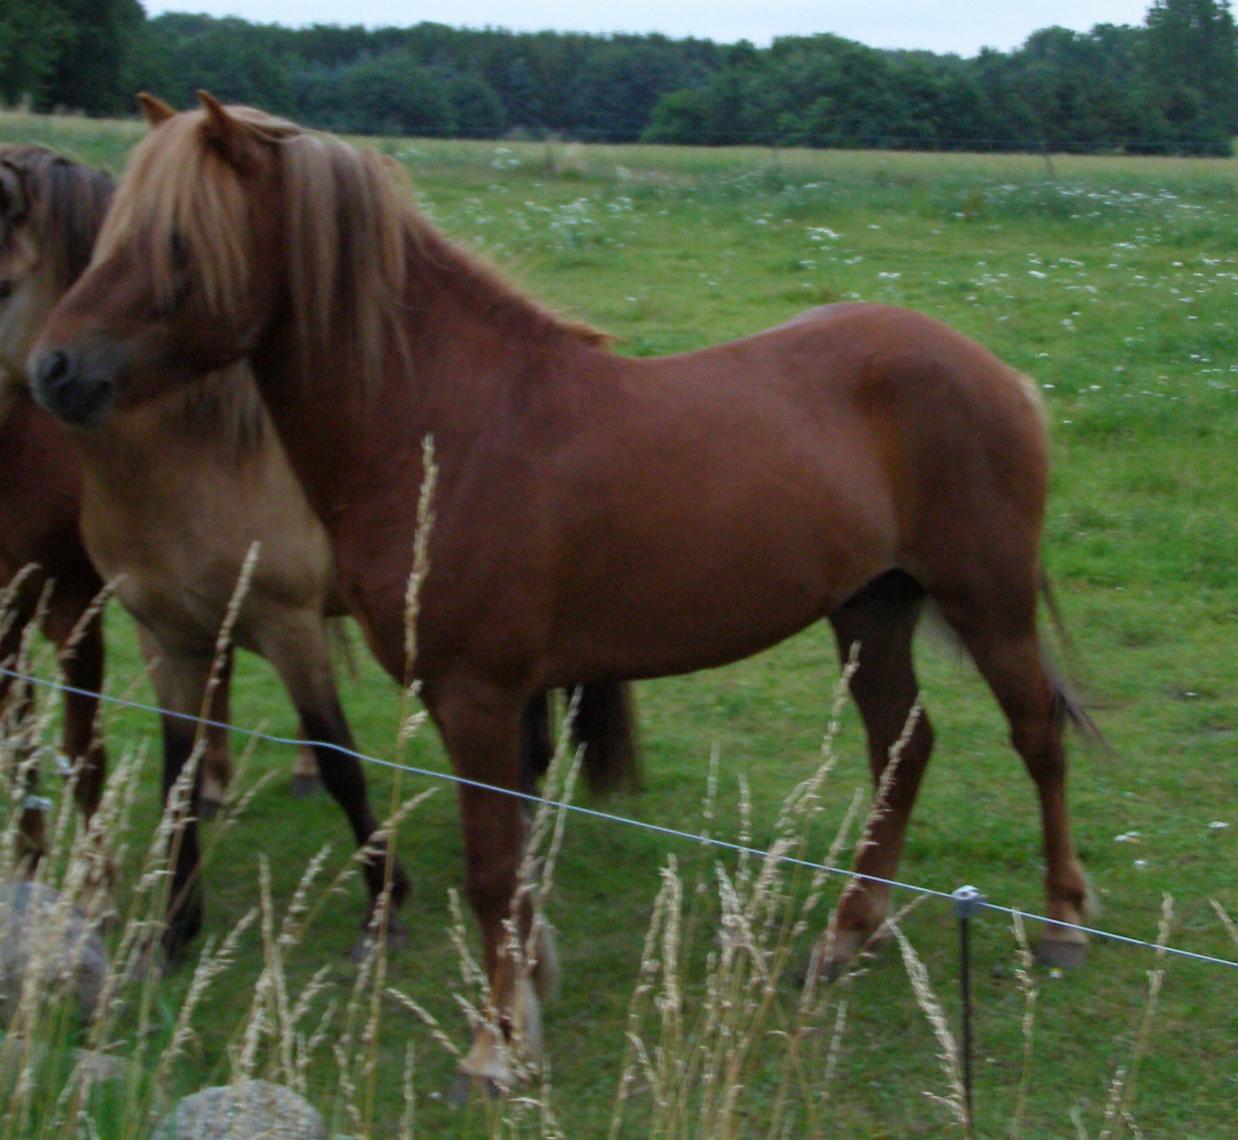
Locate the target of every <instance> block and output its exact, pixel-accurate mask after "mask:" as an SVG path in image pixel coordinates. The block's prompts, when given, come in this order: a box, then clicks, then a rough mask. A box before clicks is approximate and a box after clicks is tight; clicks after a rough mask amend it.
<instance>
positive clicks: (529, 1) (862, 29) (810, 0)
mask: <svg viewBox="0 0 1238 1140" xmlns="http://www.w3.org/2000/svg"><path fill="white" fill-rule="evenodd" d="M144 3H145V7H146V11H147V13H148V14H149V15H151V16H157V15H159V14H160V13H161V12H206V13H208V14H210V15H212V16H241V17H243V18H244V19H246V20H250V21H252V22H254V23H272V24H284V25H285V26H288V27H298V26H301V25H305V24H366V25H368V26H370V27H379V26H383V25H408V24H416V23H419V22H420V21H422V20H434V21H437V22H438V23H442V24H448V25H450V26H451V27H456V28H483V27H487V26H489V27H498V28H510V29H512V30H514V31H541V30H545V29H550V30H554V31H585V32H663V33H665V34H666V35H669V36H674V37H682V36H699V37H702V38H704V39H711V40H716V41H718V42H731V41H734V40H740V39H748V40H751V41H752V42H753V43H755V44H758V45H763V44H768V43H769V41H770V40H771V39H773V38H774V37H775V36H782V35H810V34H812V33H815V32H833V33H834V34H836V35H840V36H844V37H846V38H847V39H849V40H858V41H859V42H860V43H862V44H867V45H868V46H869V47H877V48H923V49H926V50H928V51H934V52H957V53H958V54H959V55H975V54H976V53H977V52H978V51H979V50H980V49H981V48H982V47H992V48H997V49H998V50H999V51H1010V50H1011V49H1013V48H1016V47H1018V46H1019V45H1020V44H1022V43H1023V41H1024V40H1026V39H1027V37H1028V36H1029V35H1030V34H1031V33H1032V32H1035V31H1038V30H1039V29H1041V28H1048V27H1052V26H1053V25H1059V26H1061V27H1064V28H1073V29H1074V30H1075V31H1080V32H1085V31H1087V30H1088V29H1089V28H1091V27H1093V26H1094V25H1095V24H1136V25H1138V24H1142V23H1143V21H1144V16H1145V15H1146V14H1147V11H1148V8H1149V7H1151V3H1152V0H745V2H743V3H740V2H738V0H600V2H594V3H588V4H586V3H579V2H576V3H566V2H563V0H520V2H517V3H512V2H511V0H506V2H504V0H418V2H412V0H184V2H183V3H176V2H173V3H159V2H157V0H144Z"/></svg>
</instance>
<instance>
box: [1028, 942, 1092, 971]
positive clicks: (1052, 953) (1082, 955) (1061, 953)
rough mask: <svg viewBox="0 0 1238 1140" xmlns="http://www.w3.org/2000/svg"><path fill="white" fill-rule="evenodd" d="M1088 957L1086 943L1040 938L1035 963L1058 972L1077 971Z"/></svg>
mask: <svg viewBox="0 0 1238 1140" xmlns="http://www.w3.org/2000/svg"><path fill="white" fill-rule="evenodd" d="M1087 957H1088V944H1087V943H1086V942H1066V941H1063V940H1062V939H1060V938H1041V940H1040V941H1039V942H1038V943H1037V945H1036V961H1037V962H1038V963H1039V964H1040V965H1042V966H1049V967H1051V968H1053V969H1058V970H1077V969H1078V968H1079V967H1080V966H1082V965H1083V963H1084V962H1086V961H1087Z"/></svg>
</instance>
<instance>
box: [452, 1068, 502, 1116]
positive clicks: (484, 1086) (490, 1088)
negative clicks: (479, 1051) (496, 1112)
mask: <svg viewBox="0 0 1238 1140" xmlns="http://www.w3.org/2000/svg"><path fill="white" fill-rule="evenodd" d="M510 1091H511V1089H510V1088H508V1087H507V1086H506V1085H501V1084H499V1082H498V1081H496V1080H495V1079H494V1078H493V1077H474V1076H470V1075H469V1074H468V1073H466V1072H463V1071H461V1072H458V1073H457V1074H456V1079H455V1080H454V1081H453V1082H452V1085H451V1091H450V1092H449V1093H448V1094H447V1100H448V1102H449V1103H450V1104H451V1105H452V1107H453V1108H466V1107H467V1106H468V1103H469V1101H470V1100H472V1099H473V1096H474V1095H477V1096H480V1097H481V1099H482V1100H485V1101H495V1100H502V1099H503V1097H505V1096H507V1094H508V1093H509V1092H510Z"/></svg>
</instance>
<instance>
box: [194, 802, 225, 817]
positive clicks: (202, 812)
mask: <svg viewBox="0 0 1238 1140" xmlns="http://www.w3.org/2000/svg"><path fill="white" fill-rule="evenodd" d="M223 809H224V802H223V800H217V799H209V800H208V799H207V798H206V797H205V796H203V797H201V798H200V799H199V800H198V818H199V819H200V820H202V821H203V822H206V821H208V820H212V819H214V818H215V817H216V816H217V815H218V814H219V813H220V812H221V811H223Z"/></svg>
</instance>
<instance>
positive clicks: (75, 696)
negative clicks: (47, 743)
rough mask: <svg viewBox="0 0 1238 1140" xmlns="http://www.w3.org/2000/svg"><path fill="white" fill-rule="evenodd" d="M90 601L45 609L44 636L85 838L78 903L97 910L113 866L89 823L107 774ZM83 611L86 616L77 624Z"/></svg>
mask: <svg viewBox="0 0 1238 1140" xmlns="http://www.w3.org/2000/svg"><path fill="white" fill-rule="evenodd" d="M93 605H94V598H93V597H89V596H87V597H83V598H82V599H81V600H80V603H79V604H75V605H72V606H70V607H67V609H66V611H65V612H63V613H59V614H49V620H48V623H47V625H48V634H49V636H51V637H52V638H53V640H55V641H56V643H57V645H58V646H59V647H60V667H61V670H62V672H63V674H64V679H65V682H66V685H67V690H66V692H65V699H64V735H63V740H62V747H63V751H64V754H65V756H66V757H67V758H68V760H69V762H70V763H71V764H72V765H73V772H74V775H75V777H76V778H75V782H74V785H73V787H74V796H75V798H76V800H77V806H78V808H79V810H80V811H81V813H82V820H83V823H84V824H85V826H86V828H87V835H88V837H89V838H88V843H87V845H86V846H85V847H84V848H83V849H82V857H83V859H84V860H85V861H86V866H85V868H84V870H85V878H84V883H83V898H82V899H81V900H80V902H81V905H83V906H84V907H85V909H87V910H88V911H92V912H96V913H99V912H102V911H104V910H106V909H107V908H109V907H110V905H111V904H110V895H111V889H112V884H113V883H114V882H115V881H116V866H115V863H114V862H113V861H112V858H111V856H110V855H109V854H108V851H107V836H106V835H104V834H103V832H102V822H103V821H99V823H96V824H95V826H94V827H93V829H92V828H91V821H92V820H93V819H94V816H95V812H96V811H97V810H98V807H99V803H100V801H101V800H102V798H103V784H104V781H105V780H106V778H107V754H106V752H105V751H104V747H103V736H102V732H101V726H100V724H99V697H98V695H97V694H98V693H100V692H101V691H102V689H103V664H104V663H103V658H104V649H103V615H102V613H101V612H99V611H96V612H94V613H90V607H92V606H93ZM87 613H90V616H89V617H88V618H86V621H85V624H84V625H83V624H81V622H82V618H83V617H84V615H86V614H87Z"/></svg>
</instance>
